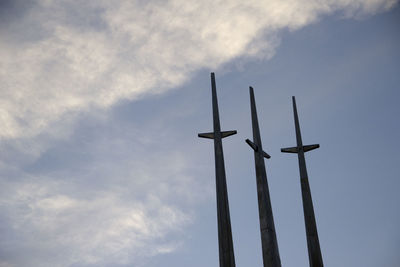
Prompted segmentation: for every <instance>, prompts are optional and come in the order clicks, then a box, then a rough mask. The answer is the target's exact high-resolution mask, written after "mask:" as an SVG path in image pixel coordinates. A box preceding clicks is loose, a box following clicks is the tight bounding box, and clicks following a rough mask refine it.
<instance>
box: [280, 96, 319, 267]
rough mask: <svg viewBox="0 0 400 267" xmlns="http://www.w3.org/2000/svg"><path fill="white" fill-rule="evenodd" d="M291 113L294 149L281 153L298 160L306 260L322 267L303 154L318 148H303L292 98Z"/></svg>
mask: <svg viewBox="0 0 400 267" xmlns="http://www.w3.org/2000/svg"><path fill="white" fill-rule="evenodd" d="M292 100H293V112H294V125H295V128H296V140H297V146H296V147H288V148H282V149H281V152H285V153H297V155H298V159H299V170H300V181H301V195H302V199H303V211H304V222H305V226H306V235H307V247H308V258H309V262H310V267H323V266H324V264H323V262H322V255H321V248H320V245H319V239H318V232H317V224H316V222H315V214H314V207H313V203H312V198H311V190H310V185H309V183H308V175H307V168H306V161H305V158H304V152H308V151H310V150H313V149H316V148H319V144H314V145H306V146H303V141H302V140H301V133H300V125H299V118H298V115H297V108H296V99H295V97H294V96H293V97H292Z"/></svg>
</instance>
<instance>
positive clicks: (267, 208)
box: [246, 87, 281, 267]
mask: <svg viewBox="0 0 400 267" xmlns="http://www.w3.org/2000/svg"><path fill="white" fill-rule="evenodd" d="M249 90H250V103H251V121H252V125H253V142H251V141H250V140H249V139H246V143H247V144H248V145H249V146H250V147H251V148H252V149H253V150H254V161H255V167H256V178H257V196H258V215H259V218H260V232H261V245H262V254H263V262H264V267H280V266H281V259H280V257H279V249H278V242H277V240H276V233H275V225H274V217H273V215H272V208H271V199H270V196H269V189H268V182H267V173H266V171H265V163H264V157H265V158H267V159H269V158H270V156H269V155H268V154H267V153H266V152H264V151H263V149H262V144H261V137H260V129H259V126H258V119H257V110H256V103H255V100H254V91H253V88H252V87H250V88H249Z"/></svg>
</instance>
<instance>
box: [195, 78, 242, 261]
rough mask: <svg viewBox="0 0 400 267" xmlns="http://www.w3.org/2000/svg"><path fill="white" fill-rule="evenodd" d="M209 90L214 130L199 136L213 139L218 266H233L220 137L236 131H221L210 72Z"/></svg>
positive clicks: (214, 87) (213, 81) (233, 259)
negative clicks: (210, 92)
mask: <svg viewBox="0 0 400 267" xmlns="http://www.w3.org/2000/svg"><path fill="white" fill-rule="evenodd" d="M211 91H212V107H213V120H214V132H210V133H200V134H198V136H199V137H202V138H209V139H214V151H215V181H216V194H217V218H218V243H219V266H220V267H235V256H234V253H233V240H232V229H231V219H230V214H229V203H228V191H227V187H226V175H225V165H224V153H223V150H222V138H224V137H227V136H230V135H234V134H236V133H237V132H236V131H225V132H221V126H220V122H219V112H218V101H217V90H216V86H215V75H214V73H211Z"/></svg>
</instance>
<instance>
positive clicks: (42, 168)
mask: <svg viewBox="0 0 400 267" xmlns="http://www.w3.org/2000/svg"><path fill="white" fill-rule="evenodd" d="M395 3H396V1H392V0H367V1H365V0H364V1H362V0H354V1H350V0H348V1H345V0H339V1H320V0H319V1H317V0H315V1H296V0H292V1H266V2H263V1H215V0H214V1H208V0H205V1H193V2H190V1H182V0H175V1H151V2H148V1H122V0H121V1H105V0H104V1H83V0H81V1H52V0H41V1H3V2H2V3H1V4H0V14H1V16H0V17H1V18H3V19H2V23H1V25H0V59H1V60H0V79H1V81H2V82H1V84H0V93H1V97H0V122H1V125H2V127H0V137H1V139H0V140H2V141H1V143H0V145H1V148H2V149H1V150H2V151H7V154H5V153H3V154H2V155H1V157H0V164H1V165H0V172H1V173H0V176H1V179H0V195H1V198H0V211H1V212H0V232H1V233H2V236H3V238H2V240H1V241H0V258H1V259H2V260H1V261H0V266H73V265H74V264H78V266H84V265H92V266H106V265H107V264H110V265H111V266H115V265H116V264H128V263H131V262H133V261H134V262H140V261H141V260H143V259H144V258H146V257H149V256H153V255H157V254H162V253H170V252H172V251H174V250H175V249H176V248H177V247H179V245H180V241H179V240H182V238H181V237H182V236H181V231H182V229H183V228H184V227H186V226H187V225H188V224H189V223H191V221H192V220H194V218H195V214H193V213H192V212H190V210H192V208H193V206H195V205H196V204H195V203H198V202H199V201H201V200H204V199H205V198H209V197H210V196H211V195H213V188H212V186H211V185H210V184H208V183H207V182H204V181H203V182H202V181H201V180H200V179H195V177H194V176H196V175H199V173H202V171H199V170H198V168H199V167H198V166H195V164H194V163H193V162H190V161H189V159H188V158H187V147H189V146H190V145H192V144H191V143H189V141H188V140H185V139H184V138H182V136H179V137H180V138H177V135H176V131H175V130H174V129H173V128H171V126H170V125H171V120H174V119H176V114H163V116H162V118H157V120H156V118H154V117H150V115H149V114H146V116H147V119H148V121H152V120H156V121H155V122H153V124H152V123H143V122H140V123H137V122H136V123H133V124H132V125H128V126H127V124H128V123H127V122H126V121H125V122H121V121H118V120H122V119H120V118H115V117H112V116H111V115H110V116H111V117H110V118H108V117H107V116H108V115H109V114H108V113H107V112H106V111H107V109H110V108H111V107H113V106H115V104H116V103H119V101H121V100H138V99H141V98H143V97H146V96H150V95H154V94H162V93H164V92H167V91H168V90H172V89H173V88H175V87H177V86H179V85H182V84H183V83H184V82H186V81H187V80H188V79H190V77H191V75H193V74H194V73H195V72H196V71H198V70H201V69H204V68H212V69H216V68H218V67H221V66H223V65H224V64H227V63H229V62H231V61H233V60H248V59H252V58H263V59H267V58H269V57H271V56H273V54H274V52H275V48H276V47H277V46H278V44H279V33H280V31H282V30H291V31H293V30H297V29H299V28H301V27H304V26H306V25H309V24H310V23H314V22H316V21H317V20H318V19H319V18H321V16H323V15H329V14H332V13H334V12H339V13H341V14H342V15H343V16H345V17H360V16H364V15H368V14H374V13H376V12H381V11H385V10H388V9H390V8H391V7H392V6H393V5H394V4H395ZM4 18H7V19H4ZM110 110H111V109H110ZM82 114H86V115H82ZM87 114H89V115H87ZM94 114H103V115H104V114H106V115H104V117H105V118H99V117H101V116H103V115H97V116H99V117H96V118H93V117H90V116H95V115H94ZM78 115H79V116H78ZM82 116H83V117H84V116H88V118H86V119H82ZM180 116H181V115H180ZM93 121H95V122H96V125H92V126H91V125H90V122H93ZM111 122H112V123H111ZM118 122H119V124H118ZM116 123H117V125H115V124H116ZM75 124H79V127H74V125H75ZM88 124H89V125H88ZM85 126H87V127H85ZM160 129H162V131H161V130H160ZM82 131H84V132H83V133H82ZM67 136H68V137H70V138H69V139H67V138H65V137H67ZM88 136H89V137H88ZM132 137H134V138H132ZM166 139H167V140H172V141H169V143H166V142H164V141H165V140H166ZM131 140H132V141H131ZM157 140H159V141H157ZM190 142H192V140H190ZM149 151H150V152H149ZM154 151H157V153H152V152H154ZM198 164H199V163H198V162H196V165H198ZM202 174H203V173H202ZM193 188H203V190H201V192H196V191H200V190H193ZM177 240H178V241H177ZM22 254H23V255H24V257H23V258H22V257H21V255H22ZM138 264H139V263H138Z"/></svg>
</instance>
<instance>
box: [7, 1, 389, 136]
mask: <svg viewBox="0 0 400 267" xmlns="http://www.w3.org/2000/svg"><path fill="white" fill-rule="evenodd" d="M395 3H396V1H395V0H368V1H365V0H357V1H354V0H351V1H350V0H341V1H330V0H327V1H320V0H315V1H300V0H292V1H258V0H257V1H256V0H254V1H245V2H243V1H194V2H193V1H182V0H174V1H153V2H145V3H142V2H141V1H123V0H121V1H112V2H110V1H96V2H87V1H74V2H69V1H50V0H46V1H38V2H37V4H36V5H33V6H32V7H30V8H29V9H28V10H27V11H26V12H25V15H24V17H23V18H22V19H21V20H13V21H11V22H10V25H11V26H10V25H9V31H8V32H7V31H6V33H8V36H9V37H10V38H7V37H6V36H5V35H4V34H2V37H1V38H0V48H1V49H0V58H1V65H0V78H1V80H2V83H1V85H0V89H1V98H0V106H1V107H2V109H1V110H0V121H1V125H2V127H1V130H0V136H1V137H2V138H7V139H9V138H19V137H33V136H35V135H37V134H39V133H41V132H43V131H47V130H48V128H49V125H50V124H51V123H52V122H55V121H57V120H59V119H60V118H62V117H63V115H65V114H68V115H71V114H74V112H79V111H86V110H90V108H91V107H94V106H96V107H103V108H106V107H109V106H111V105H112V104H114V103H115V102H117V101H118V100H120V99H136V98H138V97H141V96H143V95H148V94H154V93H162V92H164V91H166V90H168V89H171V88H173V87H175V86H177V85H179V84H181V83H183V82H184V81H185V80H186V79H188V77H189V76H190V74H191V73H193V72H194V71H196V70H199V69H201V68H212V69H215V68H217V67H218V66H220V65H221V64H224V63H227V62H229V61H231V60H233V59H235V58H238V57H246V56H252V57H270V56H272V55H273V53H274V49H275V47H276V45H277V38H276V36H277V35H276V34H277V33H278V32H279V30H282V29H285V28H288V29H291V30H295V29H298V28H300V27H303V26H306V25H308V24H310V23H312V22H314V21H316V19H317V18H318V17H319V16H321V15H323V14H330V13H332V12H335V11H342V12H343V13H344V14H345V15H346V16H359V15H360V14H372V13H376V12H379V11H382V10H387V9H389V8H391V7H392V6H393V5H394V4H395ZM13 24H18V25H20V27H12V25H13ZM21 25H22V26H21ZM15 29H18V30H15ZM25 29H26V30H25ZM32 29H34V30H35V31H37V34H36V35H35V32H33V33H32V32H31V31H32ZM14 30H15V31H14ZM28 31H29V32H28ZM26 36H30V37H26Z"/></svg>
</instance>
